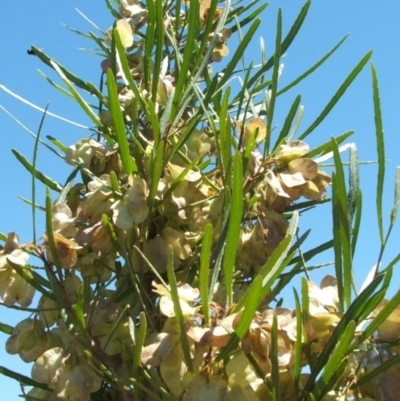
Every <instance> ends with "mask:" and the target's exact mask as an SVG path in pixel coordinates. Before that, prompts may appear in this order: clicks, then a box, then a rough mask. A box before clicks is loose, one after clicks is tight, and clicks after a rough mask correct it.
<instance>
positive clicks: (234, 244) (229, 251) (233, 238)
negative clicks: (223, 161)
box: [224, 153, 243, 306]
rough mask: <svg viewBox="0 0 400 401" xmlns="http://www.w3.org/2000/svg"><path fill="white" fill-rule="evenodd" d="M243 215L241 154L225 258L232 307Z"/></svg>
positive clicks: (237, 159)
mask: <svg viewBox="0 0 400 401" xmlns="http://www.w3.org/2000/svg"><path fill="white" fill-rule="evenodd" d="M242 215H243V166H242V159H241V156H240V154H239V153H236V155H235V156H234V159H233V183H232V206H231V212H230V217H229V229H228V237H227V240H226V249H225V257H224V273H225V287H226V294H227V305H228V306H231V305H232V302H233V293H232V286H233V271H234V268H235V261H236V254H237V251H238V245H239V238H240V227H241V223H242Z"/></svg>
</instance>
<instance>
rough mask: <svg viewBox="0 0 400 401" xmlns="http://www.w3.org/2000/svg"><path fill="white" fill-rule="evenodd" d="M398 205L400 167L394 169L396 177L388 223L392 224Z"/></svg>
mask: <svg viewBox="0 0 400 401" xmlns="http://www.w3.org/2000/svg"><path fill="white" fill-rule="evenodd" d="M399 205H400V167H397V169H396V179H395V184H394V205H393V207H392V210H391V212H390V224H391V225H394V223H395V222H396V219H397V213H398V211H399Z"/></svg>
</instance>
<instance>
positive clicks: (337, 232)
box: [332, 139, 353, 311]
mask: <svg viewBox="0 0 400 401" xmlns="http://www.w3.org/2000/svg"><path fill="white" fill-rule="evenodd" d="M332 148H333V154H334V160H335V167H336V172H335V173H334V174H333V176H332V186H333V190H332V213H333V216H334V226H333V238H334V243H335V245H334V249H335V271H336V276H337V278H338V292H339V302H340V305H341V308H342V311H343V310H344V305H346V306H347V307H348V306H349V305H350V303H351V287H352V278H353V267H352V251H351V249H352V248H351V235H350V222H349V213H348V208H347V204H348V203H347V194H346V185H345V177H344V171H343V164H342V161H341V160H340V153H339V149H338V146H337V143H336V142H335V140H334V139H332ZM339 252H340V253H339Z"/></svg>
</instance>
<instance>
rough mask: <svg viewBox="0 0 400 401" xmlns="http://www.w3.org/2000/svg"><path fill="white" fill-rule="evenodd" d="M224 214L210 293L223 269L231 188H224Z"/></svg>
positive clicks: (212, 291)
mask: <svg viewBox="0 0 400 401" xmlns="http://www.w3.org/2000/svg"><path fill="white" fill-rule="evenodd" d="M223 210H224V214H223V216H222V229H221V235H220V237H219V239H218V242H217V246H216V249H215V255H216V258H215V263H214V270H213V273H212V276H211V282H210V294H214V291H215V286H216V284H217V281H218V277H219V273H220V270H221V265H222V260H223V255H224V248H225V243H226V238H227V235H228V228H229V217H230V211H231V202H230V193H229V188H227V187H225V188H224V208H223Z"/></svg>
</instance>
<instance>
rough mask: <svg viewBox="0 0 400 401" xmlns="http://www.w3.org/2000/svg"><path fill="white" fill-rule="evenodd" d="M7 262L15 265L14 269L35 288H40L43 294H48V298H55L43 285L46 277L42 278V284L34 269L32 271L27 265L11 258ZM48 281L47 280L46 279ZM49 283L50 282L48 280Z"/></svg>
mask: <svg viewBox="0 0 400 401" xmlns="http://www.w3.org/2000/svg"><path fill="white" fill-rule="evenodd" d="M7 262H8V263H9V264H10V265H11V266H12V267H13V269H14V270H15V271H16V272H17V273H18V274H19V275H20V276H21V277H22V278H23V279H24V280H25V281H26V282H27V283H28V284H30V285H31V286H32V287H33V288H35V289H36V290H38V291H39V292H40V293H41V294H43V295H44V296H46V297H47V298H50V299H54V296H53V295H52V294H51V293H49V292H48V291H47V290H46V289H45V288H44V287H43V285H42V284H43V281H45V279H43V278H42V280H41V281H42V284H41V281H40V280H38V276H39V275H38V274H37V273H36V272H34V271H31V270H29V269H27V268H26V267H22V266H19V265H17V264H15V263H13V262H12V261H11V260H9V259H8V260H7ZM45 282H46V281H45ZM47 285H49V283H48V282H47Z"/></svg>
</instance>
